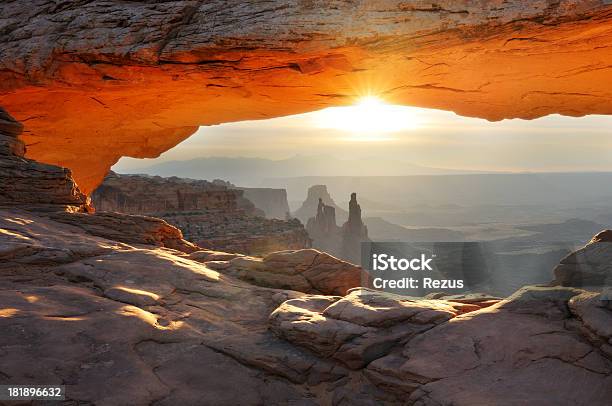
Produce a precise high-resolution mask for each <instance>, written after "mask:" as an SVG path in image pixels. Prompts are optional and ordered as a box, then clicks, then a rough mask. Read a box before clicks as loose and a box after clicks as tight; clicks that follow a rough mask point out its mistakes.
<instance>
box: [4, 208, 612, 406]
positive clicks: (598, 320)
mask: <svg viewBox="0 0 612 406" xmlns="http://www.w3.org/2000/svg"><path fill="white" fill-rule="evenodd" d="M67 215H71V214H67ZM58 219H59V217H58ZM75 224H76V223H73V224H66V222H65V221H64V222H59V221H56V219H54V218H53V217H51V218H50V217H48V215H45V216H44V217H43V216H41V215H36V214H33V213H31V212H25V211H19V210H16V209H10V210H7V209H2V210H0V279H1V283H0V331H2V334H0V353H1V354H2V363H0V383H2V384H10V383H13V384H17V383H19V384H40V383H48V384H65V385H67V387H68V391H67V393H68V399H69V400H71V401H79V402H92V403H94V404H96V405H128V404H129V405H145V404H153V405H176V404H182V405H202V404H207V405H236V404H240V405H261V404H266V405H286V404H299V405H404V404H417V405H440V404H453V405H491V404H496V405H513V404H538V405H607V404H609V399H610V398H611V397H612V361H611V359H612V330H611V329H610V326H612V309H611V308H609V307H605V306H604V305H602V304H605V302H603V301H602V300H601V298H600V296H599V294H598V293H596V292H587V291H584V290H581V289H577V288H571V287H548V288H546V287H540V288H537V287H526V288H524V289H522V290H520V291H519V292H517V293H516V294H515V295H513V296H512V297H510V298H508V299H505V300H494V299H491V298H489V297H486V296H483V297H479V296H474V297H470V298H469V300H466V299H465V298H457V299H456V300H457V301H454V300H453V299H450V300H440V299H410V298H406V297H399V296H395V295H389V294H383V293H379V292H375V291H370V290H367V289H353V290H350V291H349V293H348V294H347V295H346V296H325V295H309V294H305V293H301V292H297V291H292V290H283V289H272V288H264V287H259V286H255V285H251V284H248V283H246V282H244V281H241V280H239V279H236V278H234V277H232V276H230V275H226V274H223V273H221V272H217V271H215V270H213V269H211V268H209V267H208V266H206V264H205V263H202V262H198V261H196V260H195V258H202V259H208V258H210V259H218V260H229V261H233V260H235V258H240V257H235V256H232V255H227V254H226V255H223V254H222V253H214V252H203V251H200V254H197V251H196V252H194V253H191V254H187V253H185V252H182V251H177V250H173V249H168V248H164V247H159V246H154V245H146V244H137V243H124V242H117V241H114V240H112V239H108V238H104V237H100V236H96V235H92V234H91V233H90V232H89V231H88V230H87V228H86V227H79V226H77V225H75ZM90 231H91V230H90ZM98 231H99V230H98ZM96 233H97V234H99V232H96ZM279 255H280V256H282V255H287V254H282V253H279ZM290 255H291V254H290ZM300 255H303V254H300ZM232 258H234V259H232ZM277 261H278V258H277ZM33 366H36V367H35V368H33ZM236 388H239V390H236Z"/></svg>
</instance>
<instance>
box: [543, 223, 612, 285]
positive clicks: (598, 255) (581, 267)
mask: <svg viewBox="0 0 612 406" xmlns="http://www.w3.org/2000/svg"><path fill="white" fill-rule="evenodd" d="M553 273H554V275H555V279H554V280H553V281H552V285H560V286H574V287H584V288H588V289H595V290H602V289H605V288H608V289H609V288H610V287H612V230H604V231H602V232H600V233H598V234H597V235H595V236H594V237H593V238H592V239H591V241H590V242H589V243H588V244H587V245H586V246H584V247H583V248H581V249H579V250H577V251H574V252H572V253H571V254H569V255H568V256H566V257H565V258H563V259H562V260H561V262H560V263H559V265H557V266H556V267H555V268H554V270H553Z"/></svg>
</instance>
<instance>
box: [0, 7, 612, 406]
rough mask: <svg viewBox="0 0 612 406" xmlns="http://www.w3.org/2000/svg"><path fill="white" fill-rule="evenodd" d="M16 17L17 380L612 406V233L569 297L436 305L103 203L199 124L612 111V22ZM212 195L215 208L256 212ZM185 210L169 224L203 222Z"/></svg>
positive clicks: (226, 399) (2, 249) (133, 391)
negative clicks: (383, 102) (395, 113)
mask: <svg viewBox="0 0 612 406" xmlns="http://www.w3.org/2000/svg"><path fill="white" fill-rule="evenodd" d="M0 15H2V16H3V18H2V20H0V32H2V36H1V37H0V79H1V80H0V106H2V107H1V108H0V281H1V283H0V330H1V331H2V334H0V355H1V356H2V362H1V363H0V384H3V385H5V384H6V385H36V384H38V385H40V384H48V385H66V387H67V391H66V394H67V398H66V402H67V403H71V404H95V405H128V404H129V405H157V406H161V405H176V404H184V405H200V404H216V405H235V404H241V405H261V404H269V405H286V404H299V405H320V404H324V405H334V406H346V405H363V406H366V405H405V404H411V405H419V406H429V405H431V406H433V405H441V404H453V405H470V406H472V405H490V404H499V405H512V404H517V403H518V404H538V405H570V404H571V405H595V406H599V405H601V406H604V405H608V404H609V401H610V399H611V398H612V329H611V326H612V296H611V295H612V292H611V291H610V289H609V286H610V283H611V281H610V277H611V275H612V274H611V270H610V260H611V258H612V247H611V245H610V242H611V241H612V238H611V237H610V234H611V232H610V231H609V230H607V231H603V232H602V233H599V234H598V235H596V236H595V237H594V238H593V239H592V240H591V241H590V242H589V243H588V244H587V245H586V246H585V247H583V248H582V249H580V250H578V251H575V252H574V253H571V254H570V255H568V256H567V257H566V258H564V259H563V260H562V261H561V263H560V264H559V265H558V266H557V267H556V268H555V269H554V275H553V270H551V280H552V282H551V283H550V284H549V285H547V286H525V287H522V288H521V289H519V290H518V291H517V292H515V293H514V294H512V295H510V296H508V297H506V298H495V297H491V296H488V295H486V294H481V295H477V294H466V295H452V296H451V295H448V294H447V293H445V292H438V293H436V294H435V295H433V296H432V297H419V298H416V297H405V296H398V295H394V294H390V293H384V292H378V291H373V290H369V289H366V288H363V287H362V286H363V280H362V278H363V276H362V273H361V269H360V268H359V267H357V266H355V265H353V264H351V263H348V262H346V261H343V260H341V259H338V258H335V257H334V256H331V255H329V254H326V253H324V252H320V251H318V250H314V249H298V250H293V249H292V250H284V251H280V252H274V253H270V254H267V255H264V256H262V257H259V256H250V255H241V254H236V253H228V252H223V251H219V250H217V249H214V250H213V249H207V248H205V247H201V246H199V245H198V243H196V242H194V241H189V240H188V239H185V238H184V237H185V235H184V233H183V232H182V231H181V230H179V229H178V228H176V227H174V226H173V225H171V224H169V223H168V222H167V221H165V220H163V219H160V218H156V217H150V216H145V215H142V214H130V213H114V212H105V211H101V210H100V211H98V212H95V209H94V206H95V201H94V204H93V205H92V201H91V199H90V195H91V193H92V192H93V191H94V190H95V189H96V187H97V186H99V185H100V184H101V183H102V182H103V179H104V177H105V176H106V175H107V173H108V170H109V169H110V167H111V166H112V165H113V164H114V163H115V162H116V161H117V160H118V159H119V158H120V157H122V156H132V157H140V158H144V157H154V156H157V155H159V154H160V153H162V152H164V151H166V150H168V149H169V148H171V147H172V146H174V145H176V144H177V143H178V142H180V141H181V140H183V139H185V138H187V137H188V136H189V135H191V134H192V133H193V132H194V131H195V130H196V129H197V127H198V126H199V125H210V124H217V123H222V122H229V121H237V120H245V119H264V118H269V117H274V116H281V115H288V114H294V113H300V112H305V111H310V110H314V109H318V108H323V107H327V106H332V105H342V104H349V103H351V102H352V101H353V100H354V99H355V98H356V97H357V96H360V95H362V94H364V93H367V92H373V93H377V94H381V95H384V96H385V98H387V99H388V100H389V101H391V102H395V103H400V104H408V105H415V106H424V107H434V108H440V109H447V110H452V111H455V112H457V113H458V114H462V115H469V116H477V117H483V118H487V119H489V120H500V119H503V118H510V117H520V118H526V119H529V118H534V117H538V116H542V115H546V114H552V113H560V114H565V115H574V116H580V115H585V114H612V81H610V80H609V78H610V69H612V67H611V66H610V64H609V61H610V56H611V55H612V35H611V33H612V24H610V23H611V21H612V5H610V4H609V2H608V1H603V0H601V1H600V0H587V1H576V0H561V1H556V2H551V1H544V0H536V1H532V2H528V3H526V2H524V1H518V0H509V1H493V0H486V1H482V2H477V3H474V2H469V1H459V2H454V1H453V2H451V1H446V0H444V1H438V2H434V3H432V2H422V1H414V2H404V1H393V0H391V1H373V2H335V1H329V2H311V1H304V2H277V1H272V2H263V1H253V2H249V3H242V2H230V3H227V2H222V1H207V2H204V1H160V2H153V3H151V2H105V1H91V2H49V1H44V0H35V1H33V2H30V3H28V4H25V3H23V2H19V1H7V2H3V3H2V4H0ZM208 186H210V185H207V187H208ZM210 187H211V188H212V189H213V190H212V191H211V192H212V193H211V198H210V199H208V200H206V202H207V203H206V204H210V207H211V210H212V209H213V208H214V207H217V208H218V207H219V206H215V205H221V207H224V210H225V207H227V205H231V206H232V207H235V208H236V210H246V211H249V210H254V209H253V207H252V206H248V205H247V204H246V202H242V203H240V201H239V200H240V199H239V198H238V197H237V195H236V194H234V192H231V193H228V191H227V188H225V189H224V188H221V187H219V185H217V187H218V188H217V189H215V188H214V185H212V186H210ZM169 192H170V191H169ZM230 195H231V196H233V197H231V196H230ZM170 196H171V197H172V198H170ZM180 196H181V198H180V199H179V194H177V193H176V192H173V193H169V194H168V196H166V197H165V198H162V199H155V200H149V201H147V204H151V205H152V206H153V209H154V210H158V209H160V208H161V207H163V208H164V209H166V207H167V205H166V203H167V202H172V205H174V208H175V209H179V208H180V209H184V210H191V208H190V209H187V207H191V206H190V205H195V204H197V205H198V208H199V205H200V200H198V197H197V196H196V198H195V199H191V198H185V197H187V196H186V195H185V194H182V192H181V195H180ZM192 197H193V196H192ZM217 198H218V199H217ZM112 201H115V202H116V203H120V202H121V204H123V203H126V204H125V205H123V206H122V207H136V208H137V209H136V211H140V210H144V208H143V207H142V206H141V207H140V208H138V207H139V206H138V205H137V204H136V205H132V204H128V203H130V202H129V201H121V200H113V198H109V199H108V200H107V201H106V202H107V203H108V202H112ZM351 201H352V202H354V203H352V204H351V210H349V218H351V212H352V213H358V210H357V208H358V206H356V204H357V203H356V199H351ZM141 203H143V202H141ZM323 203H325V202H323ZM102 204H105V203H102ZM241 204H242V207H243V208H242V209H240V205H241ZM192 208H193V207H192ZM323 209H324V208H323ZM179 213H180V212H179ZM312 215H314V213H313V214H312ZM354 216H355V214H353V217H352V218H355V217H354ZM349 222H350V220H349ZM359 223H360V222H359ZM553 278H554V280H553ZM33 366H34V367H33ZM237 388H238V390H237Z"/></svg>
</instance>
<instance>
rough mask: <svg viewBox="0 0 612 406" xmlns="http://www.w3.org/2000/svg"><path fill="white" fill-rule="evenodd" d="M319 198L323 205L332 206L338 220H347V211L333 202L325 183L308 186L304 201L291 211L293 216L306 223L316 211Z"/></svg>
mask: <svg viewBox="0 0 612 406" xmlns="http://www.w3.org/2000/svg"><path fill="white" fill-rule="evenodd" d="M319 199H320V200H321V201H322V202H323V203H324V204H325V205H327V206H330V207H333V208H334V210H335V215H336V218H337V220H338V221H341V222H343V221H346V220H348V212H347V211H346V210H343V209H342V208H340V207H339V206H338V205H337V204H336V202H334V199H332V197H331V195H330V194H329V192H328V191H327V186H326V185H314V186H311V187H310V188H308V194H307V195H306V200H304V203H302V205H301V206H300V208H299V209H297V210H296V211H295V212H294V213H293V216H294V217H296V218H298V219H300V221H301V222H302V223H306V222H307V221H308V219H309V218H310V217H312V215H313V214H315V213H317V210H318V207H319Z"/></svg>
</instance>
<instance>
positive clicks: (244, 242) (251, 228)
mask: <svg viewBox="0 0 612 406" xmlns="http://www.w3.org/2000/svg"><path fill="white" fill-rule="evenodd" d="M243 193H244V191H243V190H238V189H235V188H230V187H228V186H227V184H225V183H223V182H220V181H214V182H208V181H205V180H194V179H183V178H177V177H171V178H163V177H160V176H147V175H118V174H115V173H111V174H109V175H108V176H107V177H106V178H105V180H104V183H103V184H102V185H100V187H98V188H97V189H96V190H95V191H94V193H93V194H92V200H93V203H94V204H95V206H96V208H97V209H98V210H106V211H113V212H120V213H129V214H139V215H151V216H155V217H159V218H162V219H164V220H165V221H167V222H168V223H170V224H172V225H174V226H176V227H178V228H179V229H180V230H181V231H182V233H183V236H184V238H185V239H187V240H189V241H192V242H194V243H195V244H197V245H199V246H200V247H202V248H207V249H217V250H224V251H229V252H237V253H242V254H249V255H264V254H267V253H270V252H273V251H281V250H285V249H301V248H309V247H310V245H311V242H310V238H309V237H308V234H307V233H306V230H305V229H304V227H303V226H302V224H301V223H300V222H299V221H298V220H278V219H266V218H264V217H263V216H264V212H263V211H261V210H259V209H257V208H256V207H255V205H254V204H253V203H252V202H251V201H249V200H248V199H246V198H244V197H243Z"/></svg>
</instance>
